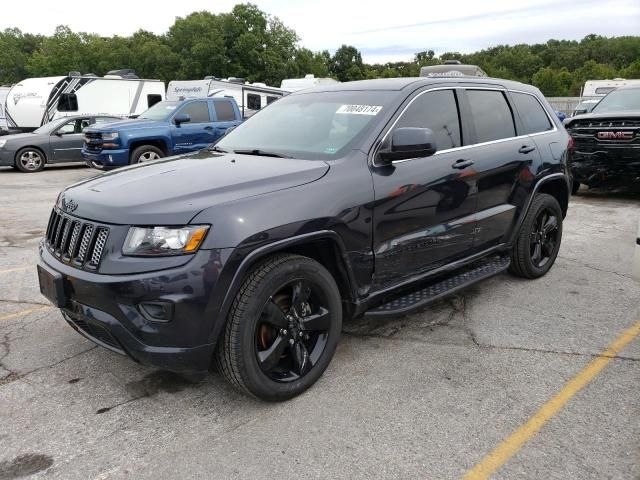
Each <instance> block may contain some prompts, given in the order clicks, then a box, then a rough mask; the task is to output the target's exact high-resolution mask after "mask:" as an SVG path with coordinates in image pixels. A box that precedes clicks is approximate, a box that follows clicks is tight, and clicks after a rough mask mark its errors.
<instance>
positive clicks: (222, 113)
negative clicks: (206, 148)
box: [213, 98, 240, 141]
mask: <svg viewBox="0 0 640 480" xmlns="http://www.w3.org/2000/svg"><path fill="white" fill-rule="evenodd" d="M213 113H214V116H215V122H216V123H215V128H214V136H215V138H214V140H213V141H215V140H218V139H219V138H220V137H222V136H223V135H224V134H225V133H226V132H227V129H228V128H231V127H235V126H236V125H238V124H239V123H240V120H239V119H238V113H236V108H235V107H234V104H233V102H232V101H231V100H227V99H222V98H221V99H215V100H213Z"/></svg>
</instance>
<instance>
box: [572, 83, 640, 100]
mask: <svg viewBox="0 0 640 480" xmlns="http://www.w3.org/2000/svg"><path fill="white" fill-rule="evenodd" d="M627 85H640V80H626V79H624V78H614V79H613V80H587V81H586V82H585V83H584V88H583V89H582V95H581V97H604V96H605V95H606V94H607V93H609V92H611V91H613V90H615V89H616V88H618V87H625V86H627Z"/></svg>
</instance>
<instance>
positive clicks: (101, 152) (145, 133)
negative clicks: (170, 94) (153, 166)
mask: <svg viewBox="0 0 640 480" xmlns="http://www.w3.org/2000/svg"><path fill="white" fill-rule="evenodd" d="M241 122H242V115H241V114H240V109H239V108H238V104H237V103H236V101H235V100H234V99H233V98H229V97H220V98H194V99H188V100H179V101H163V102H159V103H157V104H155V105H154V106H153V107H151V108H150V109H148V110H147V111H145V112H144V113H142V114H141V115H140V116H139V117H138V118H136V119H133V120H122V121H118V122H114V123H108V124H101V125H100V126H99V127H97V126H96V127H91V128H86V129H85V130H84V145H83V147H82V156H83V157H84V159H85V160H86V162H87V163H88V164H89V165H90V166H93V167H95V168H99V169H109V168H114V167H120V166H123V165H129V164H134V163H140V162H146V161H149V160H155V159H157V158H162V157H167V156H170V155H178V154H181V153H187V152H193V151H197V150H200V149H203V148H205V147H206V146H207V145H210V144H211V143H214V142H215V141H216V140H218V139H219V138H220V137H222V136H223V135H224V134H225V132H226V131H227V129H229V128H231V127H235V126H237V125H239V124H240V123H241Z"/></svg>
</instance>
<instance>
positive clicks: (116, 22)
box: [0, 0, 640, 63]
mask: <svg viewBox="0 0 640 480" xmlns="http://www.w3.org/2000/svg"><path fill="white" fill-rule="evenodd" d="M236 3H239V2H235V1H231V0H180V1H177V2H165V1H162V0H161V1H157V0H155V1H149V0H146V1H145V0H138V1H136V0H133V1H132V0H110V1H109V2H105V3H96V2H55V1H51V0H27V1H22V2H18V1H10V2H9V3H7V2H3V4H2V7H0V28H1V29H4V28H7V27H18V28H20V29H21V30H22V31H24V32H30V33H41V34H51V33H53V31H54V29H55V27H56V25H68V26H69V27H71V29H72V30H74V31H85V32H91V33H97V34H100V35H104V36H109V35H114V34H118V35H129V34H131V33H133V32H135V31H136V30H139V29H141V28H142V29H145V30H150V31H153V32H155V33H164V32H166V31H167V30H168V28H169V27H170V26H171V25H172V23H173V21H174V19H175V17H177V16H186V15H188V14H189V13H191V12H194V11H199V10H209V11H211V12H214V13H220V12H228V11H229V10H231V8H232V7H233V5H234V4H236ZM253 3H255V4H257V5H258V6H259V7H260V8H261V9H262V10H264V11H265V12H267V13H269V14H271V15H275V16H277V17H280V19H281V20H282V21H283V22H284V23H285V24H286V25H287V26H289V27H290V28H293V29H294V30H295V31H296V32H297V33H298V35H299V36H300V39H301V41H300V43H301V45H302V46H304V47H307V48H310V49H312V50H325V49H327V50H330V51H334V50H335V49H336V48H338V47H339V46H340V45H341V44H343V43H346V44H350V45H355V46H356V47H358V49H360V51H361V52H362V55H363V58H364V60H365V62H368V63H377V62H387V61H397V60H410V59H411V58H413V54H414V53H415V52H418V51H422V50H426V49H432V50H435V51H436V53H442V52H445V51H460V52H473V51H476V50H480V49H482V48H486V47H490V46H493V45H497V44H504V43H506V44H515V43H535V42H545V41H546V40H548V39H550V38H557V39H580V38H582V37H584V36H585V35H588V34H589V33H595V34H599V35H606V36H620V35H638V34H640V1H638V0H555V1H550V0H521V1H517V2H511V1H509V2H507V1H497V0H484V1H478V0H474V1H467V0H439V1H425V0H395V1H389V0H385V1H378V0H369V1H349V0H253Z"/></svg>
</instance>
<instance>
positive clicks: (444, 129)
mask: <svg viewBox="0 0 640 480" xmlns="http://www.w3.org/2000/svg"><path fill="white" fill-rule="evenodd" d="M398 127H421V128H429V129H431V131H432V132H433V133H434V135H435V140H436V148H437V149H438V150H447V149H449V148H455V147H459V146H460V145H461V144H462V143H461V134H460V119H459V116H458V106H457V104H456V97H455V94H454V93H453V90H436V91H434V92H427V93H424V94H422V95H420V96H419V97H418V98H416V99H415V101H414V102H413V103H412V104H411V105H410V106H409V108H407V110H406V111H405V112H404V113H403V114H402V116H401V117H400V119H399V120H398V123H396V128H398Z"/></svg>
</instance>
